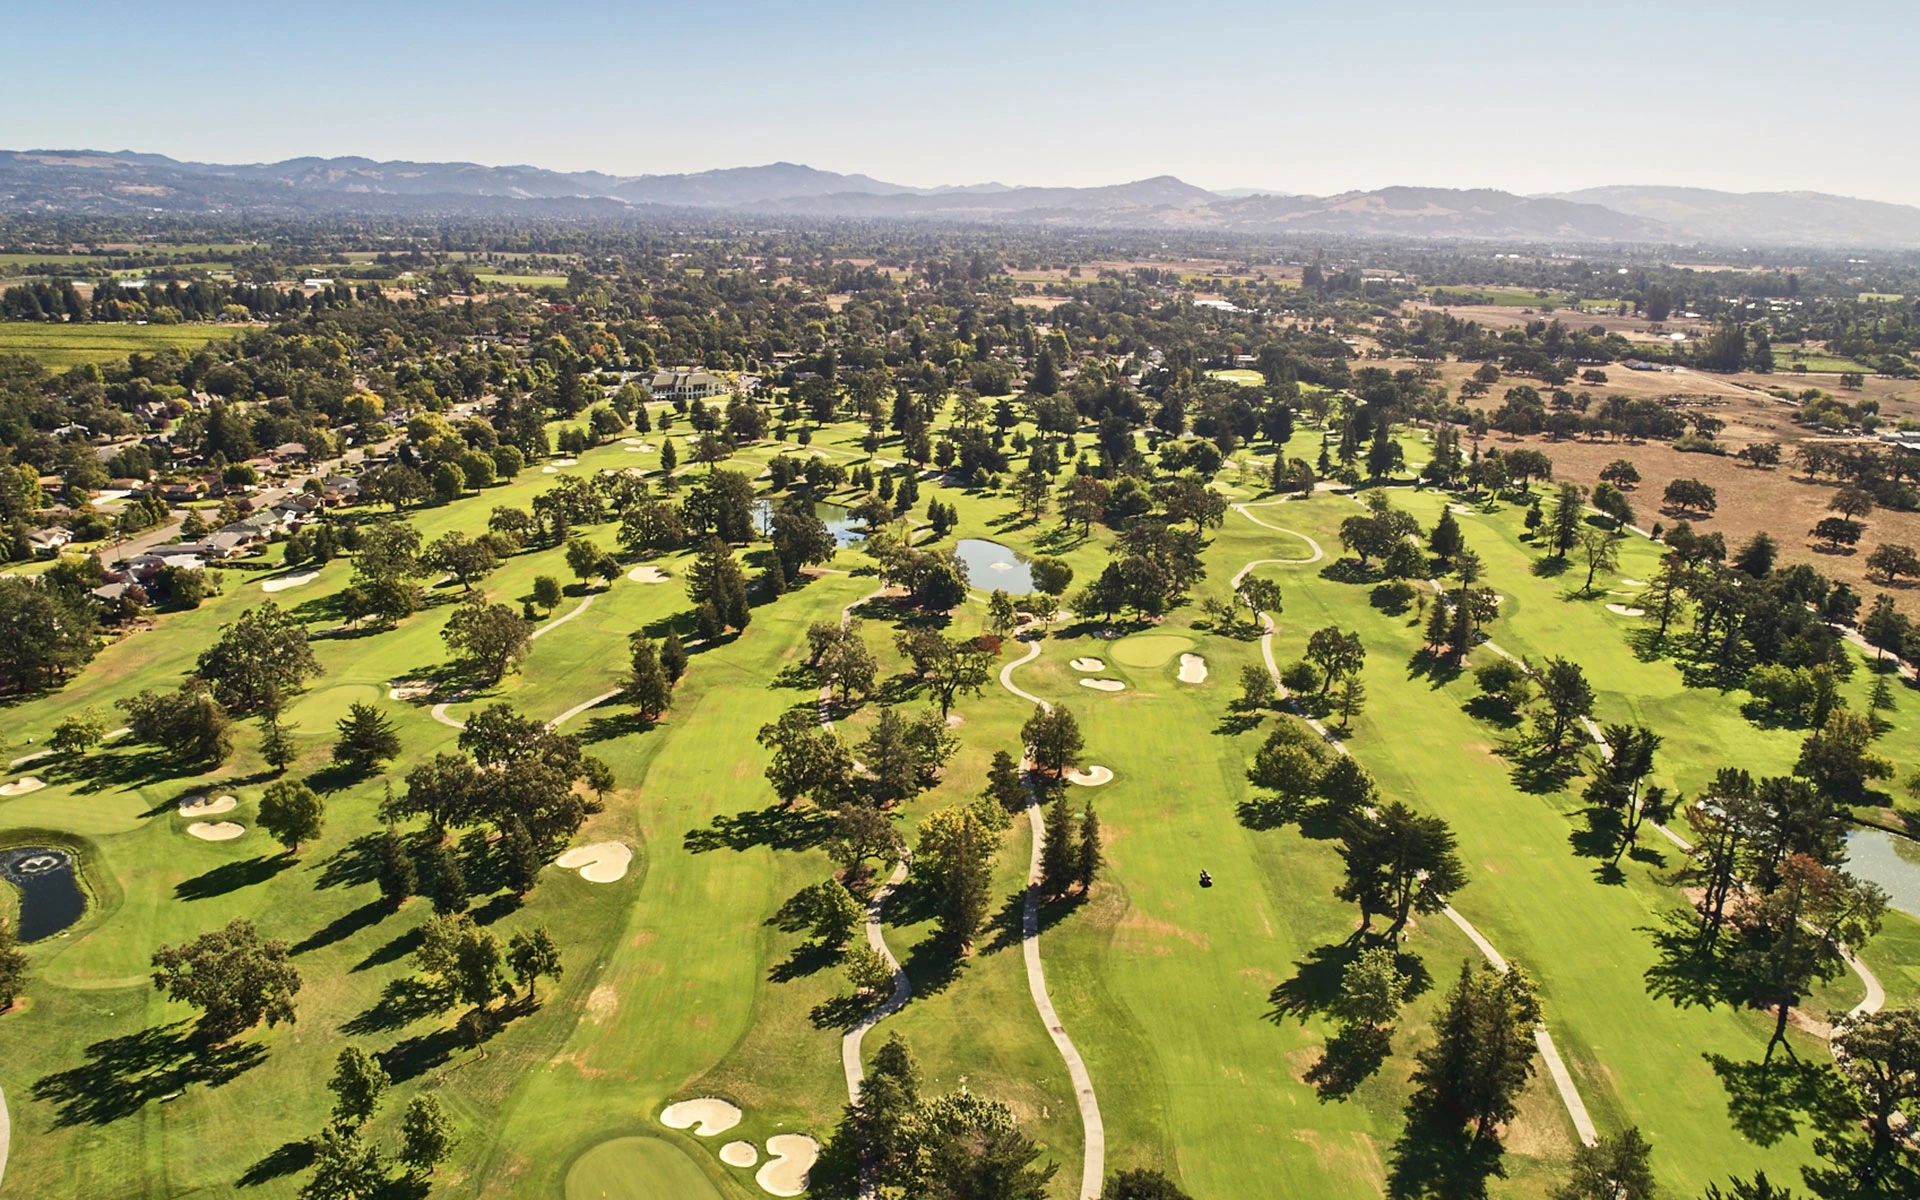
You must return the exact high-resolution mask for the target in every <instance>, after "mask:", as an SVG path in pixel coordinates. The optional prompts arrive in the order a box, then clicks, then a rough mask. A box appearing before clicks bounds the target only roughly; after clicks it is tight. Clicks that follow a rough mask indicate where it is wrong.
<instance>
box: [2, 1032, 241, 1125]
mask: <svg viewBox="0 0 1920 1200" xmlns="http://www.w3.org/2000/svg"><path fill="white" fill-rule="evenodd" d="M266 1057H267V1051H266V1047H264V1046H262V1045H260V1044H259V1043H258V1042H217V1043H209V1042H207V1041H205V1040H204V1039H202V1038H199V1037H196V1036H195V1034H194V1030H193V1024H192V1022H189V1021H177V1022H175V1023H173V1024H171V1025H157V1026H154V1027H153V1028H151V1029H142V1030H141V1031H139V1032H138V1033H130V1034H126V1035H124V1036H121V1037H114V1038H107V1039H105V1040H103V1041H98V1042H94V1043H93V1044H92V1045H90V1046H88V1047H87V1048H86V1061H85V1062H83V1063H82V1064H81V1065H79V1066H77V1067H71V1068H69V1069H67V1070H65V1071H56V1072H54V1073H53V1074H51V1075H45V1076H42V1077H41V1078H39V1079H37V1080H35V1081H34V1084H33V1098H34V1099H36V1100H41V1101H44V1102H46V1103H48V1104H51V1105H53V1106H54V1108H55V1116H54V1126H55V1127H56V1128H67V1127H71V1126H75V1125H107V1124H111V1123H112V1122H114V1121H118V1120H120V1119H121V1118H123V1117H130V1116H132V1115H134V1114H135V1113H137V1112H139V1111H140V1109H141V1108H142V1107H144V1106H145V1105H146V1104H147V1103H148V1102H149V1101H153V1100H159V1099H163V1098H165V1097H167V1096H171V1095H173V1094H175V1093H177V1092H180V1091H183V1090H185V1089H186V1087H187V1086H188V1085H190V1084H195V1083H204V1084H206V1085H207V1086H208V1087H219V1086H220V1085H221V1084H224V1083H228V1082H231V1081H232V1080H234V1079H236V1078H238V1077H239V1076H240V1075H243V1074H245V1073H246V1072H247V1071H250V1070H252V1069H253V1068H254V1067H257V1066H259V1065H260V1064H261V1063H262V1062H263V1061H265V1059H266Z"/></svg>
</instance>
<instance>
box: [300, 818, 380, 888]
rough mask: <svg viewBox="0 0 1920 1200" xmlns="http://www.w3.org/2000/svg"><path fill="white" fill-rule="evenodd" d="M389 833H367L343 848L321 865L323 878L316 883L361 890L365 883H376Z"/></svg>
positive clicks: (321, 876)
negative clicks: (359, 887) (382, 850)
mask: <svg viewBox="0 0 1920 1200" xmlns="http://www.w3.org/2000/svg"><path fill="white" fill-rule="evenodd" d="M386 836H387V835H386V834H385V832H381V833H363V834H361V835H360V836H359V837H357V838H355V839H353V840H352V841H351V842H348V843H347V844H346V845H344V846H342V847H340V849H338V850H336V851H334V852H333V853H332V854H329V855H328V856H327V857H326V859H325V860H323V861H322V862H321V864H320V878H319V879H317V880H315V881H314V885H313V886H314V887H316V888H321V889H325V888H336V887H358V886H359V885H360V884H363V883H372V882H374V881H375V880H377V879H378V878H379V877H380V855H381V848H382V847H383V846H384V845H385V843H386Z"/></svg>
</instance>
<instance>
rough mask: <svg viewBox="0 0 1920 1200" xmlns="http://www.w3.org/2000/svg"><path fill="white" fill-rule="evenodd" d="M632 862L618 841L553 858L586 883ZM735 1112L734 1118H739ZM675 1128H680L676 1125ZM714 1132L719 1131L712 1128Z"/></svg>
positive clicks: (620, 872) (603, 879)
mask: <svg viewBox="0 0 1920 1200" xmlns="http://www.w3.org/2000/svg"><path fill="white" fill-rule="evenodd" d="M632 862H633V851H631V850H629V849H627V847H626V846H625V845H623V844H622V843H620V842H595V843H593V844H592V845H590V846H575V847H574V848H573V849H571V850H569V851H567V852H566V853H565V854H562V855H561V856H560V857H559V858H556V859H554V860H553V865H554V866H556V867H565V868H566V869H567V870H569V871H573V870H578V871H579V872H580V878H582V879H584V880H586V881H587V882H588V883H612V882H614V881H615V880H617V879H621V878H624V877H625V876H626V873H627V866H628V865H629V864H630V863H632ZM739 1119H740V1118H739V1115H738V1113H737V1112H736V1114H735V1116H734V1120H736V1121H737V1120H739ZM674 1128H675V1129H679V1128H682V1126H679V1125H676V1126H674ZM714 1132H715V1133H718V1132H720V1131H719V1130H717V1129H716V1130H714Z"/></svg>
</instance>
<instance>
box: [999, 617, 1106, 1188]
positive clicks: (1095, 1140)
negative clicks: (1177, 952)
mask: <svg viewBox="0 0 1920 1200" xmlns="http://www.w3.org/2000/svg"><path fill="white" fill-rule="evenodd" d="M1038 657H1040V643H1039V642H1029V643H1028V644H1027V652H1026V653H1025V654H1023V655H1021V656H1020V657H1019V658H1016V659H1014V660H1013V661H1012V662H1010V663H1008V664H1007V665H1006V666H1004V667H1001V668H1000V686H1001V687H1003V688H1006V689H1007V690H1008V691H1009V692H1012V693H1013V694H1014V695H1016V696H1018V697H1020V698H1021V699H1022V700H1026V701H1028V702H1030V703H1033V704H1037V705H1039V706H1040V707H1041V708H1044V709H1046V710H1047V711H1048V712H1052V711H1053V705H1051V704H1048V703H1047V702H1046V701H1045V700H1042V699H1041V698H1040V697H1038V696H1036V695H1034V694H1033V693H1032V692H1028V691H1023V690H1022V689H1020V688H1018V687H1016V686H1014V682H1013V671H1014V668H1015V667H1022V666H1025V665H1026V664H1028V663H1030V662H1032V661H1033V660H1034V659H1036V658H1038ZM1027 822H1028V824H1029V825H1030V826H1032V828H1033V851H1032V854H1031V855H1030V856H1029V857H1028V860H1027V902H1026V907H1025V909H1024V911H1023V912H1022V913H1021V916H1020V951H1021V953H1022V955H1024V956H1025V958H1026V961H1027V991H1028V993H1029V994H1031V995H1032V997H1033V1007H1034V1008H1035V1009H1036V1010H1037V1011H1038V1012H1039V1013H1040V1023H1041V1024H1043V1025H1045V1026H1046V1027H1047V1036H1048V1037H1050V1038H1052V1039H1053V1048H1054V1049H1055V1050H1058V1051H1059V1052H1060V1058H1061V1060H1062V1061H1063V1062H1065V1063H1066V1064H1067V1078H1068V1079H1069V1080H1070V1081H1071V1082H1072V1083H1073V1098H1074V1102H1075V1103H1077V1104H1078V1105H1079V1106H1080V1127H1081V1129H1082V1131H1083V1136H1082V1138H1081V1142H1082V1147H1083V1148H1082V1152H1081V1156H1080V1200H1099V1196H1100V1189H1101V1185H1102V1183H1103V1182H1104V1181H1105V1179H1106V1172H1107V1127H1106V1123H1105V1122H1104V1121H1102V1120H1101V1118H1100V1098H1099V1097H1098V1096H1097V1095H1095V1094H1094V1090H1093V1076H1091V1075H1089V1074H1088V1073H1087V1064H1086V1060H1085V1059H1083V1058H1081V1057H1080V1051H1079V1050H1078V1049H1077V1048H1076V1047H1075V1046H1074V1044H1073V1039H1072V1038H1070V1037H1068V1036H1067V1030H1066V1027H1065V1026H1064V1025H1062V1024H1061V1023H1060V1014H1059V1013H1057V1012H1055V1011H1054V1008H1053V998H1052V997H1051V996H1049V995H1048V994H1047V972H1046V968H1045V966H1043V965H1042V964H1041V962H1040V855H1041V852H1042V851H1043V850H1045V848H1046V844H1047V831H1046V822H1045V820H1044V819H1042V817H1041V814H1040V802H1039V799H1038V797H1036V796H1035V795H1034V792H1033V788H1032V787H1031V786H1029V787H1028V788H1027Z"/></svg>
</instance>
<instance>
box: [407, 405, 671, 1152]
mask: <svg viewBox="0 0 1920 1200" xmlns="http://www.w3.org/2000/svg"><path fill="white" fill-rule="evenodd" d="M643 411H644V410H643ZM453 1146H454V1136H453V1126H452V1124H451V1123H450V1122H449V1121H448V1120H447V1116H446V1114H445V1113H444V1112H442V1111H441V1109H440V1102H439V1101H438V1100H436V1099H434V1097H433V1094H432V1093H431V1092H423V1093H421V1094H420V1095H417V1096H415V1097H414V1098H413V1099H411V1100H409V1101H407V1111H406V1114H405V1115H404V1116H403V1117H401V1119H400V1161H401V1162H402V1163H404V1164H406V1166H407V1168H408V1169H409V1170H411V1171H414V1172H416V1173H418V1174H422V1175H425V1174H430V1173H432V1171H433V1169H434V1168H435V1167H437V1166H439V1165H440V1164H441V1163H443V1162H445V1161H447V1157H448V1155H450V1154H452V1153H453Z"/></svg>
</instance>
